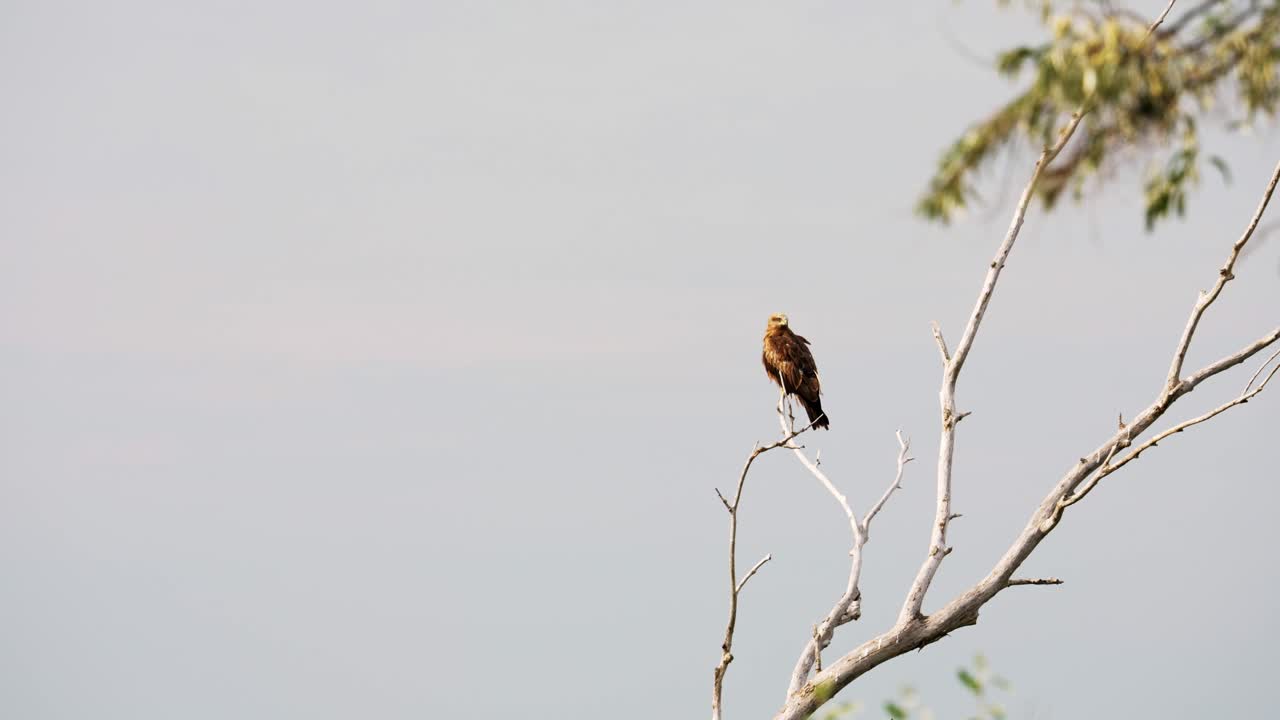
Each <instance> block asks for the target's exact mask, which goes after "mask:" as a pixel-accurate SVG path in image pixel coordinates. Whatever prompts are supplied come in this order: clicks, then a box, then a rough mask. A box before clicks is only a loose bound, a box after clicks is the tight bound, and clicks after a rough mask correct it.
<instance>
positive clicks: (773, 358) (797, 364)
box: [764, 335, 817, 392]
mask: <svg viewBox="0 0 1280 720" xmlns="http://www.w3.org/2000/svg"><path fill="white" fill-rule="evenodd" d="M764 357H765V364H766V365H767V366H768V367H771V368H773V371H774V373H776V374H777V376H778V378H781V380H782V382H783V383H784V385H785V387H786V389H787V392H795V391H796V390H798V389H799V388H800V387H802V386H803V385H804V384H805V380H806V379H807V378H812V377H815V376H816V375H817V368H816V367H814V365H813V356H812V355H810V354H809V350H808V349H807V348H805V347H804V345H801V344H800V343H797V342H795V341H794V340H793V339H792V338H789V337H786V336H784V335H774V336H770V337H769V339H768V341H767V342H766V343H765V348H764ZM806 358H807V361H806Z"/></svg>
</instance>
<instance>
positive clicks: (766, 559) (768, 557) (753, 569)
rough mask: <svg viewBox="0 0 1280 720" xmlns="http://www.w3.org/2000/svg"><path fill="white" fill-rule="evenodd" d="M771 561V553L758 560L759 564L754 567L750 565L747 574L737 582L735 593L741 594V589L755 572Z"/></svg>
mask: <svg viewBox="0 0 1280 720" xmlns="http://www.w3.org/2000/svg"><path fill="white" fill-rule="evenodd" d="M772 559H773V553H769V554H767V555H765V556H764V557H762V558H760V562H758V563H756V564H755V565H752V566H751V569H750V570H748V571H747V574H746V575H743V576H742V579H741V580H739V581H738V588H737V590H736V591H735V592H742V588H744V587H746V586H747V581H748V580H750V579H751V576H753V575H755V574H756V571H757V570H759V569H760V568H761V567H762V566H763V565H764V564H765V563H767V562H769V561H770V560H772Z"/></svg>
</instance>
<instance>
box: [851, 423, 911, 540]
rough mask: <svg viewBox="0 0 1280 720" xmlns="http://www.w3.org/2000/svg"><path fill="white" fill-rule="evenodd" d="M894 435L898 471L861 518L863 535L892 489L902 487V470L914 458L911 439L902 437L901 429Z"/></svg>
mask: <svg viewBox="0 0 1280 720" xmlns="http://www.w3.org/2000/svg"><path fill="white" fill-rule="evenodd" d="M896 435H897V438H898V471H897V473H895V474H894V476H893V482H892V483H890V485H889V487H888V488H886V489H885V491H884V494H883V495H881V496H880V499H879V500H877V501H876V504H875V505H872V506H871V509H870V510H868V511H867V515H866V517H864V518H862V532H863V534H864V535H866V534H869V533H870V531H871V521H872V519H874V518H875V516H876V515H878V514H880V509H881V508H883V507H884V504H885V503H886V502H888V501H889V496H890V495H892V494H893V491H894V490H901V489H902V472H903V470H904V469H905V468H906V467H907V463H909V462H911V461H912V460H915V458H913V457H911V455H910V454H911V441H910V440H906V439H903V437H902V431H901V430H899V431H897V433H896Z"/></svg>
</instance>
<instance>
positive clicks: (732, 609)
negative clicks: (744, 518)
mask: <svg viewBox="0 0 1280 720" xmlns="http://www.w3.org/2000/svg"><path fill="white" fill-rule="evenodd" d="M783 397H784V398H785V397H786V395H785V394H784V395H783ZM782 413H783V408H782V405H781V404H780V405H779V406H778V415H779V417H781V416H782ZM811 427H813V423H809V424H808V425H806V426H804V427H803V428H801V429H799V430H795V429H788V428H787V427H786V421H785V420H783V429H782V430H783V431H782V439H781V440H778V441H776V442H774V443H771V444H769V445H760V444H759V443H756V446H755V448H753V449H752V450H751V453H750V454H749V455H747V460H746V462H745V463H744V464H743V466H742V472H741V473H739V475H738V487H737V489H736V490H735V491H734V493H733V500H732V501H729V500H726V499H725V497H724V495H723V494H721V492H720V490H719V488H717V489H716V496H717V497H719V498H720V502H721V503H723V504H724V507H725V509H726V510H728V511H729V621H728V622H727V623H726V625H725V630H724V642H722V643H721V644H720V661H719V662H718V663H716V669H715V675H714V679H713V682H712V686H711V718H712V720H720V718H721V712H722V705H723V691H724V676H725V673H726V672H728V670H729V663H731V662H733V632H734V629H735V628H736V627H737V624H738V595H739V593H741V592H742V588H743V587H744V586H745V585H746V584H747V580H750V579H751V576H753V575H755V574H756V571H758V570H759V569H760V568H761V567H762V566H763V565H764V564H765V563H766V562H768V561H769V558H770V557H772V556H771V555H766V556H765V557H764V559H763V560H761V561H760V562H758V563H756V564H755V566H754V567H752V568H751V570H750V571H748V572H747V574H746V575H745V576H744V577H743V578H742V580H738V506H739V505H740V504H741V503H742V490H743V488H744V487H745V486H746V482H747V473H748V472H750V471H751V464H752V463H754V462H755V461H756V458H758V457H760V456H761V455H763V454H765V453H767V452H769V451H770V450H773V449H775V448H780V447H785V448H794V447H795V446H794V445H792V444H791V441H792V440H794V439H795V438H796V436H798V435H800V434H801V433H803V432H805V431H806V430H809V429H810V428H811Z"/></svg>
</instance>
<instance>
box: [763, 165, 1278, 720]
mask: <svg viewBox="0 0 1280 720" xmlns="http://www.w3.org/2000/svg"><path fill="white" fill-rule="evenodd" d="M1041 157H1042V158H1043V157H1044V156H1043V155H1042V156H1041ZM1032 179H1033V181H1034V179H1035V175H1034V174H1033V178H1032ZM1277 182H1280V164H1277V166H1276V168H1275V170H1274V171H1273V173H1272V175H1271V178H1270V180H1269V182H1268V183H1267V186H1266V189H1265V191H1264V193H1263V198H1262V201H1261V203H1260V204H1259V207H1258V210H1257V211H1256V212H1255V213H1254V216H1253V217H1252V218H1251V219H1250V221H1249V224H1248V226H1247V227H1246V229H1245V232H1244V234H1243V235H1242V236H1241V238H1240V239H1239V240H1237V241H1236V242H1235V244H1233V245H1232V247H1231V251H1230V254H1229V255H1228V259H1227V262H1226V264H1225V265H1224V266H1223V267H1222V269H1221V270H1219V275H1218V281H1217V282H1216V283H1215V285H1214V289H1213V290H1211V291H1210V292H1209V293H1205V294H1203V295H1202V296H1201V298H1200V300H1199V301H1198V302H1197V303H1196V305H1195V307H1193V308H1192V311H1191V315H1190V317H1189V318H1188V321H1187V325H1186V328H1185V329H1184V331H1183V333H1182V337H1181V339H1180V340H1179V342H1178V345H1177V347H1176V349H1175V351H1174V358H1173V361H1172V363H1171V366H1170V368H1171V370H1170V373H1169V376H1168V378H1166V380H1165V382H1164V383H1163V384H1162V387H1161V389H1160V392H1159V393H1158V395H1157V397H1156V399H1155V401H1154V402H1153V403H1152V404H1151V405H1150V406H1148V407H1147V408H1146V409H1144V410H1142V411H1141V412H1139V413H1137V414H1136V415H1134V416H1133V419H1132V420H1131V421H1130V422H1129V423H1128V424H1127V425H1122V426H1121V427H1119V428H1118V429H1117V430H1116V431H1115V433H1114V434H1113V435H1111V437H1110V438H1108V439H1107V440H1106V441H1105V442H1103V443H1102V444H1101V445H1099V446H1098V447H1097V448H1095V449H1094V450H1093V451H1092V452H1091V453H1089V454H1088V455H1085V456H1082V457H1081V458H1080V460H1079V462H1077V463H1075V464H1074V465H1073V466H1072V467H1071V468H1070V469H1068V470H1067V472H1066V473H1065V474H1064V475H1063V476H1062V477H1061V479H1059V480H1058V482H1057V484H1056V485H1054V487H1053V488H1052V490H1050V491H1049V493H1048V495H1047V496H1046V497H1045V498H1044V500H1043V501H1042V502H1041V503H1040V506H1039V507H1038V508H1036V510H1035V511H1034V512H1033V513H1032V515H1031V517H1030V519H1029V520H1028V521H1027V524H1026V526H1025V527H1024V528H1023V530H1022V532H1021V533H1019V535H1018V537H1017V538H1016V539H1015V540H1014V542H1013V544H1012V545H1010V547H1009V549H1008V550H1007V551H1006V552H1005V554H1004V556H1003V557H1001V558H1000V560H999V561H998V562H997V563H996V564H995V566H994V567H993V568H992V569H991V571H990V572H988V573H987V575H986V577H984V578H983V579H982V580H980V581H979V582H977V583H976V584H974V585H973V586H972V587H970V588H969V589H968V590H965V591H964V592H962V593H960V594H959V595H958V596H956V597H955V598H953V599H952V600H951V601H950V602H948V603H947V604H946V605H945V606H943V607H942V608H941V609H939V610H938V611H936V612H934V613H932V614H930V615H927V616H925V615H921V614H919V604H918V601H919V600H920V599H922V598H923V591H924V590H927V589H928V585H929V581H930V580H931V579H932V573H933V572H934V571H936V569H937V564H938V563H939V562H940V561H941V557H940V555H941V554H945V531H946V520H947V519H949V518H950V517H951V513H950V497H949V491H950V451H951V448H950V447H948V446H949V445H950V444H951V443H952V439H951V438H952V436H953V434H954V423H951V426H950V427H948V424H947V422H946V421H947V420H948V418H949V417H951V416H954V414H955V413H954V405H953V403H954V398H953V393H954V383H953V382H951V381H952V378H953V376H952V375H951V373H952V372H953V371H952V366H953V365H954V364H955V363H956V361H957V360H958V359H959V360H961V361H962V360H963V358H964V356H965V354H966V353H967V352H968V349H969V346H971V344H972V339H971V333H970V332H969V331H968V330H966V334H965V337H966V338H967V340H966V339H962V340H961V343H960V345H959V346H957V348H956V351H955V353H954V355H953V356H952V359H951V361H950V362H949V363H947V367H946V369H945V371H944V383H943V390H942V402H943V420H944V425H943V427H944V430H943V447H942V449H941V450H940V453H939V455H940V457H939V498H938V506H939V514H938V517H939V518H940V520H939V522H938V523H936V524H935V527H934V533H933V540H934V542H932V543H931V546H930V550H931V552H930V555H929V557H928V558H927V559H926V561H925V565H924V566H922V568H921V573H920V574H919V575H918V576H917V581H916V583H915V584H913V586H912V589H911V592H910V594H909V595H908V601H907V604H906V605H904V608H903V612H902V614H901V615H900V617H899V620H898V622H897V623H896V624H895V625H894V627H892V628H890V629H889V630H888V631H886V632H884V633H882V634H880V635H879V636H877V637H875V638H872V639H871V640H868V641H867V642H865V643H863V644H862V645H861V646H859V647H858V648H856V649H854V650H853V651H852V652H850V653H848V654H847V655H845V656H843V657H841V658H840V659H838V660H837V661H836V662H834V663H832V664H831V665H830V666H828V667H827V668H826V669H825V670H823V671H821V672H819V673H817V674H816V675H814V677H813V679H812V681H811V682H810V683H809V684H807V685H805V686H804V687H802V688H800V689H799V690H798V691H797V692H795V693H792V694H791V695H790V697H789V698H788V700H787V702H786V704H785V705H784V706H783V708H782V709H781V710H780V711H779V712H778V714H777V715H775V720H801V718H805V717H808V716H809V714H810V713H812V712H813V711H814V710H815V709H817V708H818V707H819V706H821V705H822V704H823V703H824V702H826V700H827V699H829V698H831V697H832V696H833V695H834V694H835V693H836V692H838V691H839V690H840V689H841V688H843V687H845V686H846V685H848V684H849V683H850V682H852V681H854V680H855V679H857V678H858V677H860V676H861V675H862V674H863V673H866V672H867V671H869V670H871V669H873V668H875V667H877V666H878V665H880V664H881V663H884V662H886V661H888V660H890V659H892V658H894V657H897V656H898V655H901V654H903V653H905V652H908V651H910V650H915V649H918V648H923V647H924V646H926V645H929V644H931V643H934V642H937V641H938V640H941V639H942V638H943V637H946V636H947V635H948V634H949V633H951V632H953V631H955V630H957V629H959V628H962V627H965V626H969V625H975V624H977V622H978V614H979V612H980V611H981V609H982V607H983V606H984V605H985V604H986V603H987V602H988V601H989V600H991V598H993V597H995V596H996V594H998V593H999V592H1001V591H1002V590H1004V589H1006V588H1008V587H1012V586H1016V585H1028V584H1053V583H1050V582H1048V580H1053V578H1049V579H1046V580H1045V581H1042V582H1037V581H1025V580H1021V579H1014V578H1013V574H1014V573H1015V572H1016V571H1017V570H1018V568H1019V567H1021V565H1022V563H1023V562H1024V561H1025V560H1026V559H1027V558H1028V557H1029V556H1030V555H1031V553H1032V552H1034V550H1035V549H1036V547H1037V546H1039V544H1040V542H1041V541H1042V540H1044V538H1045V537H1047V536H1048V535H1049V533H1050V532H1052V531H1053V530H1054V528H1056V527H1057V525H1058V524H1059V523H1060V521H1061V519H1062V517H1063V513H1064V511H1065V509H1066V508H1067V507H1070V506H1071V505H1073V504H1074V503H1076V502H1079V501H1080V500H1081V499H1083V497H1084V496H1085V495H1087V494H1088V492H1089V491H1090V490H1091V489H1092V488H1093V487H1095V486H1096V485H1097V482H1098V480H1099V479H1100V477H1105V476H1106V475H1109V474H1111V473H1113V472H1115V470H1117V469H1119V468H1120V467H1123V466H1124V465H1126V464H1128V463H1129V462H1131V461H1132V460H1134V459H1137V457H1138V456H1139V455H1140V454H1141V453H1142V452H1143V451H1145V450H1147V449H1149V448H1151V447H1154V446H1155V445H1156V444H1157V443H1158V442H1159V441H1161V440H1163V439H1165V438H1167V437H1169V436H1170V435H1173V434H1176V433H1179V432H1182V431H1183V430H1186V429H1187V428H1189V427H1192V426H1194V425H1197V424H1200V423H1203V422H1206V421H1208V420H1210V419H1212V418H1214V417H1216V416H1218V415H1220V414H1222V413H1223V412H1225V411H1226V410H1228V409H1230V408H1232V407H1236V406H1238V405H1242V404H1245V403H1246V402H1248V401H1249V400H1250V399H1251V398H1253V397H1256V396H1257V395H1258V394H1259V393H1260V392H1261V391H1262V390H1264V389H1265V388H1266V387H1267V386H1268V385H1269V383H1270V382H1271V380H1272V378H1274V377H1275V376H1276V375H1277V374H1278V373H1280V365H1274V366H1273V365H1272V363H1275V362H1276V360H1277V358H1280V352H1276V353H1273V354H1272V355H1271V356H1270V357H1269V358H1268V359H1267V360H1266V362H1264V363H1263V364H1262V366H1261V367H1259V368H1258V370H1257V371H1256V372H1254V373H1253V375H1252V377H1251V378H1250V379H1249V382H1248V383H1246V385H1245V390H1244V392H1242V393H1241V394H1240V395H1238V396H1237V397H1236V398H1234V399H1233V400H1230V401H1228V402H1227V403H1224V404H1222V405H1220V406H1218V407H1216V408H1214V409H1213V410H1211V411H1209V412H1208V413H1205V414H1203V415H1201V416H1198V417H1196V418H1192V419H1191V420H1187V421H1184V422H1182V423H1179V424H1176V425H1174V426H1173V427H1171V428H1169V429H1168V430H1166V431H1164V432H1162V433H1159V434H1157V435H1155V436H1154V437H1152V438H1151V439H1150V440H1147V441H1144V442H1143V443H1142V444H1141V445H1139V446H1138V448H1136V449H1135V450H1133V451H1132V452H1131V453H1129V454H1127V455H1121V451H1123V450H1125V449H1127V448H1129V447H1130V445H1131V444H1132V443H1133V442H1135V441H1136V439H1137V438H1139V437H1141V436H1142V434H1143V433H1144V432H1146V431H1147V430H1148V429H1150V428H1151V426H1152V425H1154V424H1155V423H1156V422H1157V421H1158V420H1159V419H1160V418H1161V417H1163V416H1164V415H1165V413H1166V412H1167V411H1168V410H1169V409H1170V408H1171V407H1172V406H1173V405H1174V404H1175V403H1176V402H1177V401H1178V400H1179V399H1181V398H1182V397H1185V396H1186V395H1187V394H1188V393H1190V392H1192V391H1194V390H1195V389H1196V388H1197V387H1198V386H1199V385H1200V384H1201V383H1202V382H1204V381H1205V380H1208V379H1209V378H1212V377H1214V376H1216V375H1218V374H1220V373H1223V372H1225V371H1227V370H1229V369H1231V368H1233V367H1235V366H1237V365H1239V364H1241V363H1243V362H1246V361H1248V360H1249V359H1250V358H1252V357H1253V356H1255V355H1257V354H1258V353H1259V352H1261V351H1263V350H1264V349H1266V348H1268V347H1271V346H1272V345H1274V344H1275V343H1276V342H1278V341H1280V327H1277V328H1275V329H1274V330H1272V331H1271V332H1269V333H1267V334H1265V335H1263V336H1262V337H1260V338H1259V339H1257V340H1255V341H1254V342H1252V343H1250V344H1249V345H1247V346H1245V347H1243V348H1241V349H1239V350H1237V351H1236V352H1234V353H1232V354H1230V355H1227V356H1226V357H1223V358H1222V359H1220V360H1217V361H1216V362H1213V363H1210V364H1209V365H1206V366H1205V367H1203V368H1201V369H1200V370H1197V371H1196V372H1194V373H1191V374H1190V375H1188V376H1187V377H1185V378H1182V377H1181V375H1182V365H1183V361H1184V359H1185V355H1186V352H1187V349H1188V348H1189V347H1190V345H1191V342H1192V339H1193V338H1194V335H1195V330H1196V328H1197V327H1198V325H1199V322H1200V320H1201V318H1202V317H1203V315H1204V312H1205V310H1206V309H1207V308H1208V306H1209V305H1210V304H1212V302H1213V301H1214V300H1215V299H1216V298H1217V297H1218V296H1219V295H1220V294H1221V292H1222V288H1223V287H1224V286H1225V284H1226V282H1228V281H1229V280H1230V279H1231V277H1232V270H1233V268H1234V264H1235V260H1236V259H1237V258H1238V257H1239V255H1240V252H1241V250H1242V249H1243V248H1244V246H1245V244H1246V243H1248V241H1249V238H1250V237H1251V236H1252V234H1253V228H1255V227H1256V226H1257V223H1258V220H1259V219H1260V218H1261V216H1262V214H1263V212H1264V211H1265V210H1266V207H1267V204H1268V203H1269V201H1270V199H1271V195H1272V192H1273V191H1274V189H1275V186H1276V184H1277ZM1024 195H1025V193H1024ZM1024 211H1025V208H1022V207H1019V209H1018V210H1017V211H1016V212H1015V220H1014V224H1013V227H1016V226H1017V225H1018V223H1019V222H1020V220H1019V215H1020V214H1021V213H1022V212H1024ZM1007 244H1009V238H1006V242H1005V245H1007ZM1005 245H1002V246H1001V248H1002V251H1003V250H1004V248H1005ZM1002 256H1007V252H1003V253H998V254H997V263H993V267H992V270H993V271H994V270H998V264H999V263H1000V262H1002ZM993 284H994V282H993V273H988V279H987V283H986V285H984V289H983V293H982V295H980V296H979V303H978V306H977V307H976V308H975V311H974V315H973V316H971V318H970V325H971V326H972V327H973V328H975V329H976V327H977V322H978V321H980V320H981V314H982V311H983V310H984V309H985V298H989V292H988V287H989V286H991V285H993ZM1269 366H1270V368H1271V369H1270V370H1269V371H1268V370H1267V368H1268V367H1269ZM1260 377H1261V378H1262V382H1261V383H1259V384H1258V385H1257V386H1256V387H1255V386H1254V383H1255V382H1256V381H1257V380H1258V378H1260ZM948 410H951V411H952V412H951V413H950V414H948V412H947V411H948ZM1117 456H1119V457H1121V459H1120V460H1119V461H1115V462H1113V460H1114V458H1116V457H1117ZM1095 473H1097V475H1095ZM943 508H945V509H946V512H945V514H944V512H943ZM940 535H941V540H942V542H937V541H938V540H939V536H940ZM935 550H936V552H935ZM922 581H923V582H922ZM918 591H919V592H918Z"/></svg>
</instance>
